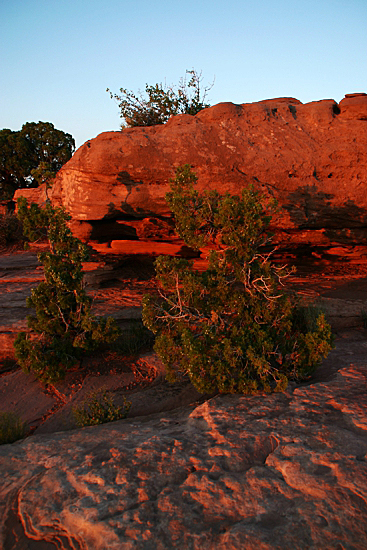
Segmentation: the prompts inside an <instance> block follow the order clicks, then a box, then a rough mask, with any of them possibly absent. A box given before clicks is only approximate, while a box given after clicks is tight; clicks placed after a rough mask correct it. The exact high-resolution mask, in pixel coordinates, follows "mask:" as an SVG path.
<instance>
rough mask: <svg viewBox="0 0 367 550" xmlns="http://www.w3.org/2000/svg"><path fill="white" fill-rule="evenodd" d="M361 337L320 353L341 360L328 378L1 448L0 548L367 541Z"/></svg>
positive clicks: (358, 545)
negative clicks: (337, 369)
mask: <svg viewBox="0 0 367 550" xmlns="http://www.w3.org/2000/svg"><path fill="white" fill-rule="evenodd" d="M357 344H358V343H354V346H353V343H350V342H349V343H348V347H347V348H345V346H344V347H343V346H341V347H339V348H338V349H337V350H336V351H335V352H333V353H332V354H331V355H330V357H329V358H328V360H327V361H329V362H331V364H333V363H339V367H340V366H341V365H342V363H344V365H345V366H344V368H342V369H341V370H340V371H339V372H338V374H337V375H336V376H335V377H334V378H333V379H331V380H330V379H329V380H328V381H319V382H317V383H313V384H311V385H304V386H302V387H298V388H297V387H293V388H290V389H289V390H288V391H287V392H286V393H283V394H273V395H268V396H257V397H245V396H235V395H233V396H222V397H215V398H212V399H211V400H209V401H207V402H205V403H202V404H196V405H192V406H191V407H189V408H185V409H180V410H176V411H174V412H170V413H164V414H159V415H154V416H151V417H144V418H142V419H139V418H134V419H130V420H129V419H127V420H122V421H118V422H115V423H113V424H109V425H104V426H98V427H91V428H84V429H82V430H77V431H72V432H60V433H55V434H51V435H38V436H32V437H31V438H28V439H26V440H24V441H22V442H18V443H14V444H12V445H3V446H1V447H0V468H1V472H2V476H3V483H2V484H1V485H0V546H1V547H2V548H4V549H6V550H19V549H20V548H24V549H25V548H43V549H45V550H47V549H52V548H59V549H70V548H74V549H80V550H81V549H83V550H87V549H88V550H105V549H108V550H114V549H116V550H117V549H119V550H120V549H122V548H123V549H141V548H147V549H148V548H157V549H161V550H164V549H171V548H185V549H186V548H187V549H213V548H216V549H226V550H227V549H237V548H238V549H243V548H246V549H255V548H256V549H258V548H261V549H264V550H265V549H266V550H270V549H287V550H288V549H289V550H291V549H292V550H293V549H308V548H335V549H336V548H353V549H355V550H364V549H365V548H366V543H367V521H366V520H367V504H366V503H367V454H366V453H367V394H366V391H365V389H366V382H367V380H366V363H365V356H364V354H363V349H362V348H363V345H362V342H360V343H359V344H358V345H359V346H360V347H361V350H360V352H361V351H362V355H360V357H361V358H362V361H360V362H358V360H357V356H355V355H353V351H355V350H356V348H357V347H358V345H357ZM363 359H364V361H363ZM351 361H355V363H354V365H353V364H352V365H351V364H350V362H351ZM348 365H349V366H348Z"/></svg>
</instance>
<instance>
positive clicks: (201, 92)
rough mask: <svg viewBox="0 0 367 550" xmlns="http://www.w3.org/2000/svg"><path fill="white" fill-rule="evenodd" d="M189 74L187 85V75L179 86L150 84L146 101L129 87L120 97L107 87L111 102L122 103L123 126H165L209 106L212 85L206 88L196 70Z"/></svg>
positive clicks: (123, 89) (120, 105)
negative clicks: (173, 116)
mask: <svg viewBox="0 0 367 550" xmlns="http://www.w3.org/2000/svg"><path fill="white" fill-rule="evenodd" d="M186 75H190V79H189V81H188V82H187V80H186V76H185V77H184V78H182V79H181V80H180V82H179V85H178V87H175V86H167V85H163V84H162V83H161V84H155V85H154V86H149V85H148V84H146V86H145V92H146V94H147V97H146V98H145V97H144V96H143V95H142V93H141V92H140V91H139V92H138V95H135V94H134V93H133V92H131V91H129V90H126V89H125V88H120V95H118V94H113V93H112V92H111V91H110V90H109V88H107V90H106V91H107V92H109V94H110V97H111V99H114V100H115V101H116V102H117V103H118V106H119V109H120V112H121V113H120V117H121V118H122V119H124V121H125V124H123V125H122V127H124V126H125V125H126V126H128V127H130V128H132V127H134V126H154V125H155V124H164V123H165V122H167V120H168V119H169V118H170V116H172V115H178V114H183V113H186V114H189V115H196V114H197V113H198V112H199V111H201V110H202V109H205V108H206V107H209V106H210V105H209V104H207V103H205V100H206V96H207V93H208V91H209V90H210V89H211V88H212V85H210V86H206V87H204V89H202V85H201V83H202V78H201V73H200V74H198V73H197V72H196V71H195V70H194V69H193V70H191V71H186Z"/></svg>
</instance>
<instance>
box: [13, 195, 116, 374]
mask: <svg viewBox="0 0 367 550" xmlns="http://www.w3.org/2000/svg"><path fill="white" fill-rule="evenodd" d="M18 216H19V218H20V220H21V221H22V222H23V227H24V233H25V236H26V237H28V238H29V239H30V240H35V239H36V238H37V237H38V236H39V235H40V234H44V231H46V234H47V238H48V240H49V244H50V247H49V250H48V251H45V252H41V253H40V254H39V260H40V262H41V263H42V264H43V266H44V275H45V281H44V282H42V283H40V284H39V285H38V287H36V288H34V289H32V293H31V296H30V297H29V298H28V299H27V306H28V307H30V308H33V309H34V310H35V315H31V316H29V317H28V326H29V328H30V329H31V333H30V334H26V333H24V332H21V333H20V334H19V335H18V336H17V339H16V341H15V344H14V347H15V355H16V358H17V360H18V362H19V364H20V365H21V366H22V368H23V369H24V370H25V371H26V372H29V371H33V372H34V374H35V375H36V376H37V377H38V378H39V379H41V380H42V381H43V382H45V383H53V382H56V381H57V380H60V379H62V378H63V377H64V376H65V372H66V371H67V369H69V368H71V367H73V366H75V365H76V364H77V363H78V361H80V359H81V357H82V356H83V354H84V353H85V352H87V351H91V350H93V349H95V348H96V346H98V345H99V344H101V343H104V342H112V341H113V340H115V339H116V338H117V336H118V333H119V331H118V328H117V327H116V325H115V323H114V320H113V319H112V318H108V319H104V318H101V319H96V318H95V317H94V316H93V315H92V314H91V298H90V297H89V296H88V295H87V294H86V292H85V288H84V284H83V272H82V262H83V261H86V260H87V259H88V250H87V247H86V246H85V245H84V244H83V243H82V242H81V241H80V240H79V239H77V238H75V237H74V236H73V235H72V233H71V231H70V229H69V228H68V227H67V221H68V220H69V219H70V216H69V215H68V214H67V213H66V212H65V210H64V209H62V208H52V206H51V205H50V204H46V206H45V208H40V207H39V206H38V205H37V204H34V203H32V204H31V205H30V206H28V204H27V200H26V199H25V198H23V197H21V198H20V199H18Z"/></svg>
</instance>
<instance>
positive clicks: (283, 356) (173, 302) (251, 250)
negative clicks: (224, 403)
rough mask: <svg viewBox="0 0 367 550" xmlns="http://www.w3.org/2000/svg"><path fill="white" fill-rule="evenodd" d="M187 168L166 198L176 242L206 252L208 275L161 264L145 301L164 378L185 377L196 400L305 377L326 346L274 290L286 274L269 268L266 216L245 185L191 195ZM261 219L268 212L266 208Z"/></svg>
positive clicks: (172, 261)
mask: <svg viewBox="0 0 367 550" xmlns="http://www.w3.org/2000/svg"><path fill="white" fill-rule="evenodd" d="M196 179H197V178H196V176H195V174H193V173H192V171H191V170H190V167H189V165H185V166H183V167H180V168H178V169H177V171H176V177H175V180H174V182H173V183H172V186H171V189H172V191H171V193H168V194H167V201H168V204H169V206H170V208H171V209H172V211H173V213H174V216H175V221H176V228H177V232H178V233H179V235H180V236H181V237H182V238H183V239H184V241H185V243H186V244H187V245H188V246H190V247H192V248H196V249H199V248H200V247H203V246H205V245H206V246H207V245H212V246H213V250H212V251H211V252H210V254H209V259H208V267H207V269H205V270H204V271H202V272H201V271H198V270H195V269H194V267H193V262H192V261H189V260H185V259H179V258H173V257H169V256H160V257H159V258H158V259H157V260H156V274H157V281H158V285H159V287H158V289H159V296H153V295H151V296H145V297H144V303H143V321H144V323H145V324H146V326H147V327H148V328H149V329H150V330H152V331H153V332H154V333H155V335H156V341H155V350H156V351H157V353H158V354H159V356H160V357H161V359H162V360H163V362H164V363H165V365H166V367H167V371H168V375H169V377H170V378H171V379H174V378H175V374H176V373H177V372H181V373H182V372H183V373H185V374H188V376H189V377H190V379H191V381H192V383H193V384H194V386H195V387H196V388H197V389H198V390H199V391H201V392H213V391H219V392H243V393H254V392H258V391H267V392H268V391H272V390H283V389H284V388H285V387H286V386H287V383H288V381H289V380H290V379H298V380H300V379H304V378H307V377H308V376H309V375H310V374H311V373H312V372H313V370H314V369H315V367H316V365H317V364H318V363H319V362H320V360H321V358H322V357H325V356H326V355H327V354H328V353H329V351H330V349H331V348H332V335H331V329H330V326H329V325H328V323H326V321H325V318H324V316H323V314H320V315H318V316H317V318H316V319H315V320H314V322H312V323H311V325H312V326H311V325H310V323H306V322H305V320H304V316H302V312H301V308H300V307H299V304H298V303H297V301H296V299H295V298H294V297H291V296H289V295H287V294H286V293H285V292H284V290H283V283H284V280H285V279H286V277H287V276H288V275H289V273H290V271H289V270H287V269H285V268H284V267H279V266H277V265H275V264H274V263H272V262H271V260H270V258H271V253H269V252H264V245H269V243H270V241H271V237H270V235H269V233H268V226H269V221H270V216H269V215H266V213H265V210H264V206H265V205H264V197H262V196H261V195H259V193H258V192H256V191H255V190H254V189H253V188H252V187H248V188H246V189H244V190H243V191H242V194H241V196H232V195H229V194H225V195H220V194H219V193H218V192H216V191H209V192H207V191H206V192H203V193H199V192H198V191H197V190H196V189H195V183H196ZM266 206H267V209H268V211H270V213H271V211H274V209H275V206H276V205H275V204H274V203H268V204H267V205H266Z"/></svg>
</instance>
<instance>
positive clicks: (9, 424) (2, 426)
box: [0, 412, 27, 445]
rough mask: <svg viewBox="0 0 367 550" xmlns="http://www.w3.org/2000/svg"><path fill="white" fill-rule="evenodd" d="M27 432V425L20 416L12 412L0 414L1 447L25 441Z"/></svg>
mask: <svg viewBox="0 0 367 550" xmlns="http://www.w3.org/2000/svg"><path fill="white" fill-rule="evenodd" d="M26 432H27V424H26V423H25V422H22V420H21V419H20V418H19V416H17V415H16V414H15V413H11V412H0V445H3V444H5V443H14V441H17V440H18V439H23V437H25V435H26Z"/></svg>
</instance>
